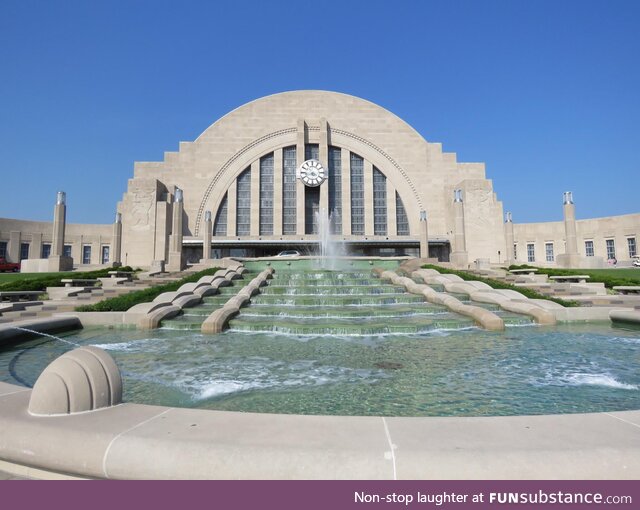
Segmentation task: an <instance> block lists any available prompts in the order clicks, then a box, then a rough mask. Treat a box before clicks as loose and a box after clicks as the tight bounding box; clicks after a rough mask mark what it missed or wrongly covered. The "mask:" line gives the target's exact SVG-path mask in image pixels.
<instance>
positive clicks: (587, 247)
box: [584, 241, 593, 257]
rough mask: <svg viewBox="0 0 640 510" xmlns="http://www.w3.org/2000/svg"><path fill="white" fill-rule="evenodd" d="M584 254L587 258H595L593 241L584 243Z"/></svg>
mask: <svg viewBox="0 0 640 510" xmlns="http://www.w3.org/2000/svg"><path fill="white" fill-rule="evenodd" d="M584 252H585V255H586V256H587V257H593V241H585V242H584Z"/></svg>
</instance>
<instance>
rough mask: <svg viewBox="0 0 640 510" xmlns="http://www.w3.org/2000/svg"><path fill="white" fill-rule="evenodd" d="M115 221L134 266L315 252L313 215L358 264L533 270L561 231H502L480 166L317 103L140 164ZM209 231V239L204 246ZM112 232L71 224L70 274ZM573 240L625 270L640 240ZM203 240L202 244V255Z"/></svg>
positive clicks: (285, 108)
mask: <svg viewBox="0 0 640 510" xmlns="http://www.w3.org/2000/svg"><path fill="white" fill-rule="evenodd" d="M308 159H315V160H317V161H319V162H320V164H321V165H322V166H323V167H324V169H325V173H326V175H327V179H326V180H325V181H324V182H322V184H320V185H319V186H307V185H305V183H303V181H302V180H301V179H299V178H297V171H298V169H299V167H300V165H301V164H302V163H303V162H304V161H306V160H308ZM176 196H179V197H181V199H180V201H179V202H176ZM117 211H118V212H119V213H120V214H121V218H122V224H121V229H122V238H121V243H120V242H116V244H117V245H121V248H120V254H119V255H120V259H121V261H122V263H123V264H126V265H132V266H140V267H149V266H151V264H152V263H153V262H154V261H155V262H158V261H164V262H167V263H168V264H169V265H171V264H173V265H175V266H176V267H178V266H182V265H183V264H184V262H186V261H192V262H197V261H198V260H200V259H208V258H209V257H210V256H212V257H214V258H215V257H223V256H229V255H231V256H258V255H272V254H276V253H278V252H279V251H281V250H285V249H298V250H300V251H303V252H305V251H312V250H313V249H314V247H315V244H316V243H317V239H318V235H317V222H316V220H315V216H316V214H332V216H333V237H334V238H335V239H337V240H341V241H342V242H343V243H344V244H345V245H346V246H347V248H348V250H349V251H350V252H352V253H355V254H367V255H378V254H383V255H384V254H389V255H392V254H399V253H408V254H415V255H418V253H421V254H422V256H425V253H424V251H425V246H427V242H426V241H428V252H429V255H430V256H431V257H437V258H438V259H439V260H441V261H449V260H450V261H452V262H453V263H454V264H456V265H458V266H466V265H469V264H472V263H473V261H475V260H477V259H483V260H484V261H489V262H490V263H494V264H497V263H504V262H505V261H511V260H512V259H513V256H512V254H510V253H509V251H510V250H511V249H512V247H509V246H508V245H509V244H511V243H512V242H513V243H514V244H515V245H516V255H517V257H516V259H515V260H514V261H515V262H519V263H522V262H526V261H527V246H526V245H527V244H533V245H534V247H533V251H534V253H535V260H534V261H535V262H536V263H540V264H542V265H547V261H546V257H545V249H546V247H545V244H549V243H553V249H554V260H553V261H549V263H548V265H554V264H555V262H556V261H555V258H556V257H557V256H558V255H559V254H561V253H564V238H565V222H551V223H539V224H522V225H518V224H511V225H508V226H507V227H505V223H504V221H503V218H504V213H503V206H502V202H501V201H499V200H498V198H497V196H496V194H495V193H494V191H493V185H492V182H491V180H489V179H487V178H486V176H485V168H484V164H482V163H462V162H458V161H457V158H456V155H455V154H454V153H447V152H443V150H442V145H441V144H440V143H432V142H427V141H426V140H425V139H424V138H423V137H422V136H421V135H420V134H419V133H417V132H416V131H415V130H414V129H413V128H412V127H411V126H409V125H408V124H407V123H406V122H404V121H403V120H401V119H400V118H398V117H397V116H396V115H394V114H392V113H390V112H389V111H387V110H385V109H384V108H382V107H380V106H378V105H375V104H373V103H371V102H369V101H366V100H363V99H360V98H357V97H353V96H349V95H346V94H340V93H335V92H326V91H294V92H285V93H280V94H275V95H272V96H268V97H264V98H261V99H257V100H255V101H253V102H250V103H248V104H245V105H243V106H241V107H239V108H237V109H236V110H234V111H232V112H230V113H229V114H227V115H225V116H224V117H222V118H221V119H219V120H218V121H216V122H215V123H214V124H212V125H211V126H210V127H209V128H207V129H206V130H205V131H204V132H203V133H202V134H201V135H200V136H199V137H198V138H197V139H196V140H195V141H193V142H182V143H180V146H179V150H178V151H177V152H167V153H165V156H164V159H163V161H160V162H138V163H136V164H135V167H134V175H133V178H132V179H130V180H129V181H128V187H127V191H126V193H125V194H124V196H123V198H122V200H121V201H120V202H119V203H118V204H117ZM558 211H560V206H558ZM578 212H579V207H578ZM208 213H210V214H208ZM208 216H211V218H212V221H211V222H206V220H205V218H206V217H208ZM205 225H211V226H209V227H208V229H209V230H212V231H207V232H206V233H205V232H204V230H205ZM511 228H512V230H513V235H511V230H510V229H511ZM115 231H116V230H115V229H114V226H113V225H67V227H66V234H65V236H66V237H65V244H71V246H72V248H71V250H72V256H73V258H74V261H75V263H76V264H77V263H79V262H81V261H82V258H83V257H82V255H83V253H82V250H83V249H84V248H83V246H85V245H90V246H91V263H92V264H96V263H101V262H102V260H101V256H102V253H103V252H102V250H103V247H104V246H111V245H112V244H113V242H114V241H113V239H112V238H113V236H114V232H115ZM576 232H577V234H576V236H577V237H576V238H577V244H578V252H579V253H582V254H583V255H585V254H584V250H585V240H587V239H588V238H592V240H593V242H594V249H595V253H596V257H598V256H599V257H604V259H605V260H606V253H604V252H606V249H605V248H603V246H604V245H605V244H606V240H607V239H610V238H613V239H614V240H615V245H616V250H617V251H616V254H617V258H618V260H625V259H628V258H629V257H627V256H626V254H627V251H628V250H627V246H626V244H625V243H627V239H628V238H630V237H635V239H637V238H638V237H639V236H640V215H637V214H636V215H628V216H620V217H611V218H600V219H596V220H578V221H577V222H576ZM425 233H428V234H427V236H428V240H427V239H425ZM51 235H52V225H51V223H40V222H24V221H19V220H3V219H0V250H2V248H3V246H4V249H5V251H6V252H7V258H9V259H10V260H17V259H19V258H20V253H19V252H20V246H21V245H24V244H26V243H30V248H29V250H28V256H29V258H40V257H41V256H42V254H41V251H42V249H41V247H42V244H43V243H46V242H48V241H49V238H50V237H51ZM205 238H207V240H208V239H209V238H210V239H211V244H210V249H211V251H210V252H209V253H204V251H203V244H204V242H203V240H204V239H205ZM507 239H509V241H507ZM511 239H513V241H511ZM180 246H181V247H182V255H183V256H181V255H180V251H179V250H180ZM580 250H582V252H581V251H580ZM0 255H1V254H0ZM23 255H24V253H23ZM112 259H113V260H115V258H114V256H112ZM594 260H595V259H594ZM110 262H111V261H110Z"/></svg>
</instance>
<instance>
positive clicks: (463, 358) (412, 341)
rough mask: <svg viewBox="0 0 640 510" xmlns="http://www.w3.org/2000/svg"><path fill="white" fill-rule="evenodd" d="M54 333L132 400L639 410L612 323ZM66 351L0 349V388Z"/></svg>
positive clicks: (292, 406)
mask: <svg viewBox="0 0 640 510" xmlns="http://www.w3.org/2000/svg"><path fill="white" fill-rule="evenodd" d="M397 306H399V307H400V308H399V309H402V310H406V305H402V304H400V305H397ZM249 310H250V308H249ZM240 317H242V314H241V316H240ZM250 320H251V319H250ZM62 336H63V338H65V339H66V340H70V341H73V342H75V343H77V344H78V345H95V346H98V347H101V348H103V349H105V350H107V351H108V352H109V353H110V354H111V355H112V356H113V357H114V359H115V361H116V363H117V364H118V366H119V367H120V369H121V371H122V373H123V378H124V399H125V401H128V402H137V403H146V404H158V405H168V406H180V407H197V408H206V409H220V410H229V411H252V412H268V413H297V414H333V415H385V416H499V415H522V414H555V413H581V412H599V411H614V410H616V411H619V410H628V409H640V332H639V331H638V330H625V329H617V328H613V327H611V326H610V325H609V324H596V325H594V324H574V325H560V326H557V327H541V326H536V325H531V324H524V325H514V326H511V327H508V328H507V330H506V331H505V332H487V331H484V330H481V329H477V328H473V327H465V328H462V329H452V330H448V329H446V328H445V329H431V330H428V331H421V332H418V333H404V334H403V333H400V334H399V333H392V334H356V335H339V334H313V333H310V334H286V333H281V332H273V331H255V330H251V329H246V330H242V328H240V330H233V329H232V330H229V331H226V332H225V333H222V334H220V335H215V336H204V335H201V334H200V333H199V332H197V331H189V330H179V329H160V330H155V331H151V332H150V331H136V330H126V329H106V328H87V329H84V330H81V331H78V332H73V333H70V334H65V335H62ZM71 348H73V346H71V345H67V344H65V343H62V342H59V341H56V340H52V339H50V338H44V337H42V338H36V339H34V340H30V341H27V342H24V343H21V344H19V345H14V346H9V347H4V348H3V349H2V350H0V380H2V381H5V382H9V383H13V384H22V385H25V386H32V385H33V384H34V382H35V380H36V379H37V377H38V376H39V374H40V373H41V371H42V370H43V369H44V368H45V367H46V366H47V365H48V364H49V363H50V362H51V361H53V360H54V359H55V358H56V357H58V356H59V355H61V354H62V353H63V352H66V351H68V350H69V349H71Z"/></svg>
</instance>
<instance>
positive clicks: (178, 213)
mask: <svg viewBox="0 0 640 510" xmlns="http://www.w3.org/2000/svg"><path fill="white" fill-rule="evenodd" d="M183 211H184V201H183V195H182V190H181V189H180V188H176V193H175V196H174V200H173V216H172V221H171V236H170V237H169V263H168V267H167V269H168V270H169V271H182V270H183V269H184V268H185V263H184V257H183V255H182V215H183Z"/></svg>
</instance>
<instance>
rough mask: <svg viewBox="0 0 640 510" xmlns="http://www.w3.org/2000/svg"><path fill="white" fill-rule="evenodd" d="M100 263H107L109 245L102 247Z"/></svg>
mask: <svg viewBox="0 0 640 510" xmlns="http://www.w3.org/2000/svg"><path fill="white" fill-rule="evenodd" d="M102 263H103V264H108V263H109V246H103V247H102Z"/></svg>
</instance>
